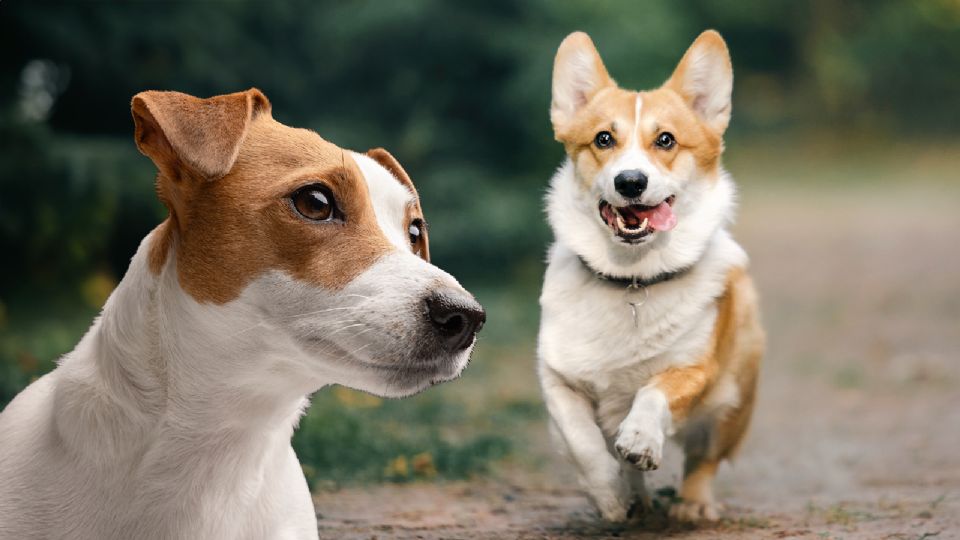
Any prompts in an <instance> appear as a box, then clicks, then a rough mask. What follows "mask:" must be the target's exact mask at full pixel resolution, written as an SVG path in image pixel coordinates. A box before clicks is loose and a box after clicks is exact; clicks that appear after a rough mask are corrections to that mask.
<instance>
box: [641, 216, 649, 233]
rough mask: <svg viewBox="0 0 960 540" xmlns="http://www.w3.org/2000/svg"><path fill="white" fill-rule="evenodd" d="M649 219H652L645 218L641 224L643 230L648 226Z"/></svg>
mask: <svg viewBox="0 0 960 540" xmlns="http://www.w3.org/2000/svg"><path fill="white" fill-rule="evenodd" d="M648 221H650V218H643V223H641V224H640V230H641V231H642V230H644V229H646V228H647V222H648Z"/></svg>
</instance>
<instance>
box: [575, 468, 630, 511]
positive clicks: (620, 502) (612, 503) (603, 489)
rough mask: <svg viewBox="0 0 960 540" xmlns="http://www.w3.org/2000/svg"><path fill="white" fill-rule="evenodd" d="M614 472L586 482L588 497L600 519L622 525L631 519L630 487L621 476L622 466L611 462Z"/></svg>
mask: <svg viewBox="0 0 960 540" xmlns="http://www.w3.org/2000/svg"><path fill="white" fill-rule="evenodd" d="M611 465H613V467H614V472H613V473H612V474H610V475H607V476H606V477H603V478H597V477H594V478H591V479H590V480H592V481H588V482H586V485H585V487H586V488H587V490H586V491H587V495H588V496H589V497H590V501H591V502H592V503H593V506H594V507H595V508H596V509H597V511H598V512H599V513H600V517H602V518H603V519H604V520H606V521H609V522H611V523H622V522H624V521H626V520H627V518H629V517H630V511H631V508H630V500H631V496H630V485H629V483H628V482H627V481H626V479H625V478H624V477H623V476H622V475H621V474H620V465H619V464H617V463H616V462H614V461H613V460H611Z"/></svg>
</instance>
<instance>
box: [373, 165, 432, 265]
mask: <svg viewBox="0 0 960 540" xmlns="http://www.w3.org/2000/svg"><path fill="white" fill-rule="evenodd" d="M367 156H369V157H370V158H371V159H373V160H374V161H376V162H377V163H379V164H380V166H382V167H383V168H384V169H386V170H388V171H390V174H392V175H393V176H394V177H395V178H396V179H397V180H399V181H400V183H401V184H403V185H404V186H405V187H406V188H407V189H409V190H410V192H411V193H413V196H414V200H415V201H416V202H415V203H414V205H415V206H416V208H417V211H418V212H419V213H420V215H421V216H422V215H423V209H422V208H421V207H420V196H419V195H417V188H416V187H415V186H414V185H413V180H411V179H410V176H409V175H408V174H407V171H405V170H404V169H403V166H402V165H400V162H399V161H397V158H395V157H393V154H391V153H390V152H387V151H386V150H384V149H383V148H372V149H370V150H367ZM421 237H422V239H423V246H422V247H421V248H420V253H419V255H420V256H421V257H422V258H423V259H424V260H425V261H427V262H430V239H429V238H428V237H427V230H426V229H425V228H424V229H423V231H422V233H421Z"/></svg>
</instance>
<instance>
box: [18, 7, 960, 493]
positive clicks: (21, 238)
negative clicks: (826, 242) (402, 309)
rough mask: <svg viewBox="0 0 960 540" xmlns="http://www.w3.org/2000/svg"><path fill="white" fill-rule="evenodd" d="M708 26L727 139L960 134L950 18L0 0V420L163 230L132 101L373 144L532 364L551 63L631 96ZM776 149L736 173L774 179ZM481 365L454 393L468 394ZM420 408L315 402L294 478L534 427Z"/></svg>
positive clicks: (455, 461) (422, 462)
mask: <svg viewBox="0 0 960 540" xmlns="http://www.w3.org/2000/svg"><path fill="white" fill-rule="evenodd" d="M711 27H713V28H717V29H718V30H719V31H720V32H721V33H722V34H723V35H724V37H725V38H726V39H727V41H728V43H729V45H730V49H731V52H732V55H733V61H734V67H735V72H736V83H735V92H734V109H735V114H734V119H733V124H732V126H731V137H733V138H738V137H739V138H743V139H746V138H751V140H756V137H755V136H756V135H758V134H760V135H762V136H763V137H768V136H769V135H770V134H771V133H774V132H787V131H795V130H796V131H813V132H815V133H825V132H835V131H837V132H843V133H846V134H850V135H851V136H850V137H847V138H843V139H842V140H845V141H847V143H848V144H849V141H850V140H852V139H862V138H863V135H864V134H868V135H869V136H870V137H890V136H891V135H893V136H897V137H900V136H901V134H909V135H911V136H916V134H918V133H925V134H926V133H934V134H937V135H938V136H943V137H948V138H949V137H956V135H957V133H958V129H960V127H958V126H960V100H957V99H956V95H957V93H958V90H960V4H958V3H957V2H956V1H955V0H918V1H916V2H900V1H895V0H877V1H871V2H865V1H853V2H834V1H829V0H826V1H817V2H789V1H787V0H772V1H766V0H719V1H709V0H695V1H692V2H684V3H670V2H637V1H633V0H604V1H601V2H578V1H573V0H560V1H556V0H528V1H524V2H514V1H511V0H490V1H486V2H449V1H443V0H411V1H407V2H382V1H376V0H357V1H351V2H332V1H323V2H306V1H300V0H292V1H278V2H253V1H224V2H125V3H119V2H114V3H110V2H52V3H51V2H25V1H20V2H16V1H14V2H2V3H0V48H2V50H3V51H4V54H3V55H2V58H0V142H2V146H0V253H3V254H4V259H3V261H2V262H0V406H2V405H4V404H6V402H7V401H9V399H11V398H12V396H13V395H14V394H15V393H16V392H17V391H18V390H19V389H20V388H22V387H23V386H24V385H26V384H27V383H29V382H30V381H31V380H32V379H34V378H36V377H38V376H40V375H42V374H43V373H45V372H46V371H48V370H49V369H51V368H52V366H53V363H54V360H55V359H56V358H57V357H58V356H59V355H60V354H62V353H64V352H66V351H68V350H69V349H70V348H71V347H72V346H73V345H74V344H75V343H76V341H77V340H78V339H79V337H80V335H81V334H82V332H83V331H84V329H85V328H86V327H87V326H88V325H89V323H90V321H91V319H92V317H93V315H94V313H95V311H96V309H97V308H99V306H100V304H101V303H102V300H103V296H104V292H105V291H106V290H108V289H109V286H110V284H111V283H113V282H114V281H115V280H117V279H119V278H120V277H121V276H122V275H123V273H124V272H125V270H126V266H127V261H128V260H129V258H130V257H131V255H132V254H133V253H134V251H135V249H136V247H137V245H138V244H139V242H140V240H141V239H142V238H143V236H144V235H145V234H146V233H147V232H148V231H149V230H150V229H151V228H153V227H155V226H156V225H157V223H159V221H160V220H161V219H162V218H163V216H164V210H163V208H162V207H161V206H160V204H159V203H158V202H157V201H156V197H155V196H154V192H153V175H154V171H153V166H152V164H151V163H150V162H149V160H147V159H146V158H145V157H143V156H141V155H139V154H138V153H137V151H136V149H135V147H134V144H133V141H132V122H131V120H130V113H129V107H128V104H129V101H130V98H131V97H132V96H133V95H134V94H135V93H136V92H139V91H141V90H146V89H176V90H180V91H184V92H188V93H192V94H195V95H201V96H208V95H214V94H220V93H225V92H231V91H236V90H240V89H244V88H248V87H251V86H257V87H260V88H261V89H263V90H264V91H265V92H266V94H267V95H268V96H269V97H270V99H271V100H272V102H273V104H274V114H275V116H276V117H277V118H278V119H279V120H280V121H282V122H285V123H288V124H290V125H296V126H303V127H308V128H312V129H315V130H317V131H318V132H319V133H321V134H322V135H323V136H324V137H326V138H328V139H330V140H332V141H333V142H336V143H338V144H340V145H342V146H345V147H349V148H356V149H359V150H363V149H366V148H370V147H374V146H383V147H385V148H387V149H389V150H390V151H391V152H393V153H394V154H395V155H396V156H397V157H398V159H399V160H400V161H401V163H403V164H404V166H405V167H406V168H407V170H408V171H409V172H410V174H411V176H412V177H413V178H414V180H415V181H416V183H417V186H418V188H419V190H420V193H421V196H422V198H423V205H424V208H425V211H426V214H427V218H428V219H429V221H430V224H431V235H430V236H431V242H432V245H431V251H432V253H433V255H434V260H435V262H436V263H437V264H438V265H440V266H441V267H443V268H445V269H447V270H449V271H450V272H452V273H453V274H454V275H456V276H457V277H458V278H459V279H460V280H461V281H462V282H463V283H464V284H466V285H467V286H468V287H469V288H471V289H477V288H480V287H484V288H485V289H486V290H488V291H489V292H488V293H487V294H482V295H480V296H481V300H482V301H483V302H484V304H485V305H486V306H487V307H488V312H489V314H490V324H489V325H488V327H487V329H486V330H485V331H484V336H485V338H486V339H489V340H490V342H491V343H496V344H508V345H509V344H516V343H519V342H524V343H527V344H529V342H530V341H531V340H532V336H533V335H534V333H535V328H536V323H537V321H536V319H537V306H536V293H537V289H538V287H539V280H540V276H541V273H542V269H543V263H542V259H543V256H544V252H545V248H546V245H547V243H548V242H549V231H548V228H547V226H546V224H545V222H544V219H543V215H542V210H541V206H542V204H541V199H542V196H543V193H544V191H545V189H546V182H547V179H548V178H549V176H550V174H551V172H552V171H553V169H554V168H555V167H556V166H557V165H558V164H559V163H560V160H561V159H562V156H563V154H562V150H561V148H560V147H559V145H558V144H557V143H556V142H555V141H554V140H553V135H552V130H551V127H550V124H549V119H548V114H547V111H548V108H549V102H550V74H551V68H552V61H553V55H554V53H555V50H556V47H557V45H558V44H559V42H560V40H561V39H562V38H563V37H564V36H565V35H566V34H567V33H569V32H571V31H573V30H585V31H587V32H589V33H590V34H591V36H592V37H593V38H594V40H595V41H596V43H597V46H598V47H599V49H600V51H601V53H602V55H603V57H604V59H605V62H606V63H607V66H608V68H609V70H610V72H611V74H612V75H613V76H614V77H615V78H616V79H617V80H618V81H619V82H620V83H622V84H623V85H624V86H627V87H633V88H648V87H651V86H655V85H658V84H659V83H660V82H661V81H663V80H664V79H665V78H666V77H667V76H668V75H669V74H670V71H671V69H672V68H673V66H674V65H675V63H676V62H677V60H678V59H679V57H680V55H681V54H682V52H683V50H684V48H685V47H686V46H687V45H688V44H689V43H690V41H691V40H692V39H693V38H694V37H695V36H696V34H697V33H699V32H700V31H702V30H703V29H705V28H711ZM904 138H906V137H904ZM730 146H731V148H733V149H739V148H741V147H740V146H739V145H737V144H731V145H730ZM736 152H742V150H736ZM776 152H777V151H776V150H775V151H773V152H769V153H764V152H757V151H754V152H753V153H750V154H746V158H741V162H749V163H750V164H751V165H753V166H754V167H756V166H757V165H756V164H757V163H758V162H765V163H767V165H768V166H769V168H770V170H771V171H772V172H773V173H775V175H776V174H779V173H783V171H782V165H781V164H780V162H779V155H777V153H776ZM741 155H744V154H741ZM770 156H775V157H774V158H771V157H770ZM735 157H736V154H735V152H734V155H732V156H731V158H735ZM765 158H766V160H765V161H764V159H765ZM870 161H871V162H874V161H875V160H870ZM877 163H881V162H880V161H877ZM882 163H883V164H884V166H886V163H887V162H882ZM854 166H855V167H856V168H857V170H863V169H862V168H863V166H864V164H863V163H860V162H857V163H856V164H855V165H854ZM828 169H829V170H828ZM820 172H821V173H822V174H821V175H820V176H821V178H830V179H833V178H836V179H837V181H845V179H849V178H850V177H853V176H857V175H852V174H848V171H847V170H844V169H839V168H838V169H835V170H832V169H830V167H821V171H820ZM879 172H880V173H882V172H883V171H879ZM948 174H950V175H954V173H953V171H952V169H951V170H950V171H948ZM790 175H792V176H790V180H791V181H798V182H803V181H807V180H809V178H808V177H809V176H810V173H809V171H807V170H803V169H801V168H798V169H796V170H794V171H790ZM860 176H864V177H866V176H867V175H860ZM954 176H955V175H954ZM951 177H952V176H951ZM873 179H874V178H871V180H873ZM524 350H526V349H524ZM481 352H482V351H481ZM477 364H481V366H478V367H474V368H471V371H470V373H471V376H472V377H483V376H485V375H484V371H483V369H484V368H483V367H482V364H483V362H477ZM458 384H462V383H458ZM439 390H440V391H439V392H438V390H431V392H428V393H426V394H424V395H423V396H419V397H417V398H415V399H414V400H409V401H401V402H388V403H384V404H382V405H380V406H377V407H371V408H363V407H359V408H357V407H351V406H343V405H344V404H343V403H340V402H339V401H338V400H339V398H338V397H336V394H335V393H330V392H327V391H324V392H321V393H320V394H319V395H318V396H317V398H316V400H315V405H314V407H313V408H312V409H311V411H310V414H309V415H308V416H307V417H306V418H305V419H304V422H303V426H302V428H301V429H300V430H299V431H298V432H297V435H296V438H295V443H296V446H297V450H298V452H299V453H300V455H301V458H303V460H304V463H306V464H307V465H308V466H309V467H312V469H310V470H311V471H312V472H311V477H312V478H313V479H315V480H317V481H335V482H348V481H353V480H373V481H377V480H384V479H394V480H405V479H411V478H421V477H424V478H426V477H429V476H430V475H431V474H437V475H439V476H443V477H462V476H465V475H469V474H474V473H476V472H479V471H482V470H483V469H484V467H485V466H486V463H488V462H489V461H490V460H492V459H496V458H497V457H498V456H502V455H503V454H504V453H506V452H507V451H508V450H509V445H508V444H507V442H506V441H507V439H506V435H505V434H506V433H508V431H507V429H508V427H509V426H513V425H514V424H512V423H511V422H513V421H514V420H517V421H519V420H518V419H523V418H526V419H528V420H529V419H531V418H533V417H535V416H536V414H537V411H539V410H540V409H539V407H538V406H537V405H535V404H530V403H524V402H509V401H507V402H505V403H502V404H498V405H497V406H493V407H489V408H487V409H484V412H483V413H482V414H481V413H477V412H472V411H471V410H470V407H469V406H468V404H467V403H466V402H465V401H463V400H460V399H458V398H457V397H456V396H455V395H454V394H451V393H448V392H447V391H445V390H443V389H439ZM511 419H513V420H511ZM505 426H507V427H505ZM427 455H428V456H430V457H429V463H428V458H426V457H424V456H427ZM401 457H402V458H403V459H402V460H401V459H399V458H401ZM414 461H416V462H417V463H416V464H415V463H414ZM404 463H406V467H407V471H408V472H407V474H406V475H404V474H400V471H402V470H404V466H403V465H404ZM418 467H419V468H418ZM431 468H432V469H431ZM431 470H434V471H435V473H431V472H430V471H431ZM418 471H419V472H418Z"/></svg>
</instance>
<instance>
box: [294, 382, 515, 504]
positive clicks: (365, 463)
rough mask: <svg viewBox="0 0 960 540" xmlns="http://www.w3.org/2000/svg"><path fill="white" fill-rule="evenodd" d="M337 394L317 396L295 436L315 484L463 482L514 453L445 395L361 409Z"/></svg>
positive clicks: (502, 439) (503, 439)
mask: <svg viewBox="0 0 960 540" xmlns="http://www.w3.org/2000/svg"><path fill="white" fill-rule="evenodd" d="M337 390H338V391H339V392H338V391H329V390H328V391H323V392H320V393H318V394H317V396H316V397H315V399H314V403H313V406H312V407H311V408H310V411H309V414H308V415H307V416H305V417H304V418H303V420H302V421H301V423H300V429H299V430H297V432H296V433H295V434H294V437H293V444H294V448H295V450H296V452H297V456H298V457H299V458H300V460H301V462H302V463H304V464H305V465H306V467H305V470H306V472H307V477H308V480H309V481H310V482H311V484H312V485H317V484H321V485H329V484H330V483H333V484H334V485H341V484H348V483H356V482H369V481H399V482H403V481H409V480H415V479H430V478H433V477H435V476H439V477H442V478H453V479H455V478H466V477H469V476H471V475H473V474H477V473H482V472H486V471H487V470H488V467H489V465H490V462H491V461H494V460H497V459H499V458H501V457H504V456H506V455H507V453H508V452H509V450H510V448H511V444H510V441H509V439H508V438H507V437H506V436H505V434H504V433H503V432H502V431H498V432H492V431H490V428H489V426H483V422H482V419H477V418H471V416H470V415H469V414H468V413H467V411H466V408H465V406H464V404H463V403H460V402H458V401H456V400H451V399H443V396H442V395H441V394H440V393H437V392H431V393H427V394H424V395H422V396H419V397H417V398H416V399H410V400H404V401H392V402H387V403H385V404H380V403H375V404H374V405H372V406H361V407H358V406H356V405H351V404H350V403H345V402H344V400H342V399H338V396H342V395H344V394H343V392H345V390H344V389H337Z"/></svg>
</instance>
